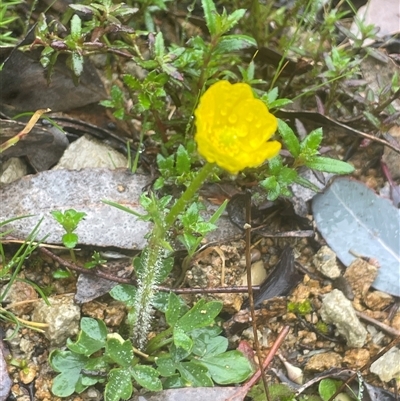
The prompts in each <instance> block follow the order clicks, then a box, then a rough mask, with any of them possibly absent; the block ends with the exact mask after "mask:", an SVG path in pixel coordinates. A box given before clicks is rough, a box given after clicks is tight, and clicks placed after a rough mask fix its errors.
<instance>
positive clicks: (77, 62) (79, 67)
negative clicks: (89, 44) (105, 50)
mask: <svg viewBox="0 0 400 401" xmlns="http://www.w3.org/2000/svg"><path fill="white" fill-rule="evenodd" d="M69 65H70V68H71V70H72V72H73V73H74V75H75V76H76V77H80V76H81V74H82V72H83V56H82V55H81V54H80V53H79V52H77V51H74V52H73V53H72V54H71V57H70V58H69Z"/></svg>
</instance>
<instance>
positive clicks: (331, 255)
mask: <svg viewBox="0 0 400 401" xmlns="http://www.w3.org/2000/svg"><path fill="white" fill-rule="evenodd" d="M313 262H314V266H315V268H316V269H317V270H318V271H320V272H321V273H322V274H323V275H324V276H325V277H328V278H330V279H335V278H337V277H339V276H340V269H339V266H338V264H337V262H336V253H335V252H333V251H332V249H331V248H329V247H328V246H323V247H321V249H320V250H319V251H318V253H317V254H316V255H315V256H314V259H313Z"/></svg>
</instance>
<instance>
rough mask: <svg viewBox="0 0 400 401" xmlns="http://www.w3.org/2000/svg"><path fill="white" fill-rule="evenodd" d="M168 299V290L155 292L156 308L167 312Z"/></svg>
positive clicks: (154, 304) (154, 305)
mask: <svg viewBox="0 0 400 401" xmlns="http://www.w3.org/2000/svg"><path fill="white" fill-rule="evenodd" d="M168 299H169V294H168V293H167V292H157V293H156V294H154V298H153V301H152V304H153V307H154V309H157V310H159V311H160V312H162V313H166V312H167V308H168ZM182 302H183V301H182Z"/></svg>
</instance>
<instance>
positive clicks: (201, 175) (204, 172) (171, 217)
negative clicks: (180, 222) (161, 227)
mask: <svg viewBox="0 0 400 401" xmlns="http://www.w3.org/2000/svg"><path fill="white" fill-rule="evenodd" d="M214 167H215V164H213V163H206V164H205V165H204V166H203V167H202V168H201V169H200V170H199V172H198V173H197V175H196V177H195V178H194V179H193V181H192V182H191V183H190V185H189V186H188V187H187V189H186V191H185V192H184V193H183V194H182V196H181V197H180V198H179V199H178V200H177V201H176V203H175V205H174V206H172V208H171V210H170V212H169V213H168V214H167V217H166V218H165V229H166V230H168V229H169V228H171V226H172V224H174V222H175V220H176V219H177V217H178V215H179V213H181V212H182V211H183V210H184V209H185V207H186V205H187V204H188V203H189V202H190V201H191V200H192V199H193V197H194V195H195V194H196V192H197V191H198V189H199V188H200V186H201V185H202V184H203V182H205V180H206V179H207V177H208V176H209V175H210V174H211V173H212V171H213V169H214Z"/></svg>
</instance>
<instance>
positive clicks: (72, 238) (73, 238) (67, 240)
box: [62, 233, 78, 249]
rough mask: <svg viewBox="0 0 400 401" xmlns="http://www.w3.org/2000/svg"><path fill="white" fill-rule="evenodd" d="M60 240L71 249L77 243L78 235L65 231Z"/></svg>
mask: <svg viewBox="0 0 400 401" xmlns="http://www.w3.org/2000/svg"><path fill="white" fill-rule="evenodd" d="M62 242H63V244H64V246H66V247H67V248H69V249H73V248H75V247H76V244H77V243H78V236H77V235H76V234H75V233H66V234H64V235H63V236H62Z"/></svg>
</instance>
